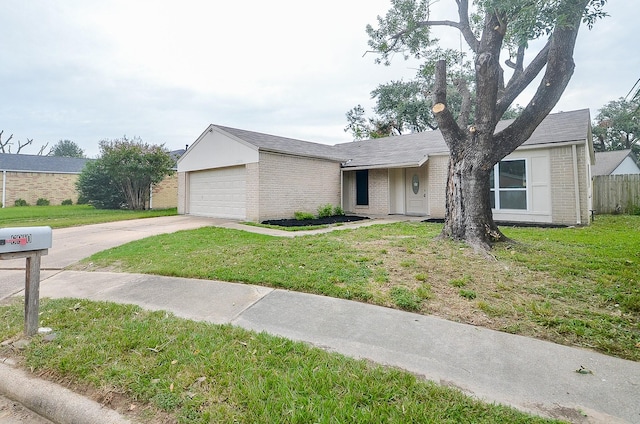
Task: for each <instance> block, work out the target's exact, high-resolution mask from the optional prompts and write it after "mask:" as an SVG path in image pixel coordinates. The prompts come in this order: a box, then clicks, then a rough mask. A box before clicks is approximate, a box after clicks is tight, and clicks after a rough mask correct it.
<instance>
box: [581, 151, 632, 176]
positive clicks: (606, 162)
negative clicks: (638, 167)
mask: <svg viewBox="0 0 640 424" xmlns="http://www.w3.org/2000/svg"><path fill="white" fill-rule="evenodd" d="M629 156H631V159H632V160H633V161H634V162H636V160H635V158H634V157H633V155H632V154H631V150H630V149H627V150H613V151H610V152H596V163H595V165H593V168H592V174H593V175H610V174H611V173H612V172H613V171H615V169H616V168H617V167H618V166H620V164H621V163H622V162H623V161H624V160H625V159H626V158H627V157H629ZM636 163H637V162H636Z"/></svg>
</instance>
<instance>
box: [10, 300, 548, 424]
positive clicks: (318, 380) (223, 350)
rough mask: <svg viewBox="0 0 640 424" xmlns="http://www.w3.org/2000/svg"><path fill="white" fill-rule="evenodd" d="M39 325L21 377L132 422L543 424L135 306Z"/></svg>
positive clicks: (107, 306) (13, 320)
mask: <svg viewBox="0 0 640 424" xmlns="http://www.w3.org/2000/svg"><path fill="white" fill-rule="evenodd" d="M40 319H41V323H42V325H45V326H48V327H51V328H54V329H55V336H56V338H55V340H53V341H52V342H46V341H44V340H43V338H42V337H40V336H36V337H34V338H33V339H32V342H31V343H30V344H29V345H28V346H27V347H26V349H25V350H24V351H22V352H21V353H20V358H19V359H21V360H22V361H23V364H24V366H26V367H28V368H30V369H31V370H32V371H33V372H34V373H36V374H38V375H47V376H50V377H51V378H54V379H56V380H58V381H62V382H65V383H69V384H72V385H74V386H76V387H77V386H81V387H83V388H84V389H85V390H87V391H88V392H89V393H94V394H96V393H97V394H99V395H100V396H102V398H103V399H109V398H111V397H112V396H113V395H114V394H118V395H119V396H122V397H124V398H125V399H126V402H123V403H124V405H126V406H129V405H131V404H133V405H136V408H135V409H134V411H140V412H139V413H138V414H139V415H138V416H137V418H138V419H141V420H145V419H146V420H154V421H153V422H159V421H157V418H156V417H157V415H158V411H159V412H162V413H164V414H168V415H169V417H170V418H172V419H174V420H176V421H177V422H181V423H209V422H224V423H231V422H247V423H254V422H256V423H257V422H260V423H271V422H274V423H275V422H278V423H308V422H326V423H347V422H348V423H352V422H353V423H355V422H358V423H360V422H364V423H367V422H369V423H373V422H376V423H377V422H403V423H404V422H415V423H417V422H420V423H459V422H474V423H542V422H552V421H548V420H544V419H542V418H538V417H532V416H529V415H525V414H523V413H520V412H517V411H515V410H514V409H511V408H507V407H503V406H497V405H489V404H486V403H481V402H479V401H477V400H474V399H472V398H470V397H467V396H465V395H463V394H462V393H461V392H459V391H458V390H456V389H453V388H448V387H442V386H439V385H437V384H435V383H432V382H428V381H424V380H422V379H420V378H418V377H416V376H414V375H412V374H410V373H407V372H403V371H400V370H396V369H389V368H383V367H381V366H377V365H373V364H371V363H370V362H366V361H363V360H354V359H350V358H346V357H344V356H341V355H338V354H335V353H328V352H325V351H323V350H320V349H318V348H313V347H310V346H307V345H305V344H302V343H297V342H292V341H289V340H286V339H283V338H279V337H274V336H270V335H267V334H264V333H260V334H257V333H254V332H249V331H245V330H242V329H239V328H234V327H232V326H228V325H226V326H220V325H212V324H205V323H198V322H193V321H188V320H184V319H179V318H176V317H174V316H172V315H171V314H168V313H165V312H149V311H144V310H142V309H140V308H138V307H136V306H125V305H116V304H113V303H98V302H89V301H84V300H81V301H78V300H75V299H74V300H68V299H67V300H48V299H43V301H42V303H41V318H40ZM0 323H1V324H0V340H5V339H8V338H10V337H14V336H16V335H18V334H20V332H21V330H22V315H21V305H20V304H19V303H16V304H14V305H12V306H0ZM0 349H4V351H3V350H0V356H2V355H7V354H10V355H15V352H12V351H11V350H10V349H9V348H7V347H5V348H0ZM105 402H108V401H107V400H105ZM148 405H151V407H150V408H149V406H148ZM129 409H130V408H129ZM163 422H164V421H163Z"/></svg>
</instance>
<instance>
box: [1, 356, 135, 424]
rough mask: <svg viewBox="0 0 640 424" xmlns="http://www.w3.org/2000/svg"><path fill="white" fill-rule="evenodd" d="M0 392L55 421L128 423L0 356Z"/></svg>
mask: <svg viewBox="0 0 640 424" xmlns="http://www.w3.org/2000/svg"><path fill="white" fill-rule="evenodd" d="M0 394H2V395H4V396H6V397H8V398H9V399H11V400H13V401H15V402H19V403H21V404H22V405H23V406H24V407H25V408H28V409H30V410H32V411H33V412H35V413H37V414H40V415H41V416H42V417H44V418H46V419H48V420H50V421H53V422H54V423H56V424H82V423H92V424H132V421H129V420H128V419H126V418H124V417H123V416H121V415H120V414H118V413H117V412H116V411H114V410H112V409H109V408H105V407H103V406H102V405H100V404H99V403H98V402H95V401H93V400H91V399H88V398H86V397H84V396H81V395H79V394H77V393H75V392H72V391H71V390H69V389H67V388H65V387H62V386H60V385H58V384H55V383H51V382H49V381H46V380H41V379H38V378H34V377H32V376H30V375H29V374H28V373H26V372H25V371H23V370H21V369H19V368H16V367H14V366H11V365H7V364H6V363H3V360H2V358H0Z"/></svg>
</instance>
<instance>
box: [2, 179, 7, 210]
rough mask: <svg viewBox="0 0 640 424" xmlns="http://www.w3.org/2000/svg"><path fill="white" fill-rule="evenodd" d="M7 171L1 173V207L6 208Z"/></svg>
mask: <svg viewBox="0 0 640 424" xmlns="http://www.w3.org/2000/svg"><path fill="white" fill-rule="evenodd" d="M6 200H7V171H4V170H3V171H2V207H3V208H6V207H7V205H6V203H7V201H6Z"/></svg>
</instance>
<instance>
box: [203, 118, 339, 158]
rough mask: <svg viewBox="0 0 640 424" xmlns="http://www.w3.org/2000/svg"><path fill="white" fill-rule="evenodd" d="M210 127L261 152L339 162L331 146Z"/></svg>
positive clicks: (218, 126) (234, 129)
mask: <svg viewBox="0 0 640 424" xmlns="http://www.w3.org/2000/svg"><path fill="white" fill-rule="evenodd" d="M212 126H213V127H215V128H217V129H219V130H221V131H224V132H226V133H228V134H231V135H233V136H234V137H237V138H239V139H240V140H243V141H245V142H247V143H249V144H251V145H253V146H255V147H257V148H258V149H259V150H262V151H268V152H274V153H284V154H293V155H299V156H311V157H319V158H325V159H331V160H341V158H340V157H339V156H338V155H337V153H336V151H335V149H334V148H333V146H330V145H328V144H320V143H313V142H311V141H303V140H296V139H294V138H287V137H280V136H277V135H271V134H263V133H258V132H254V131H247V130H240V129H237V128H230V127H224V126H221V125H212Z"/></svg>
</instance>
